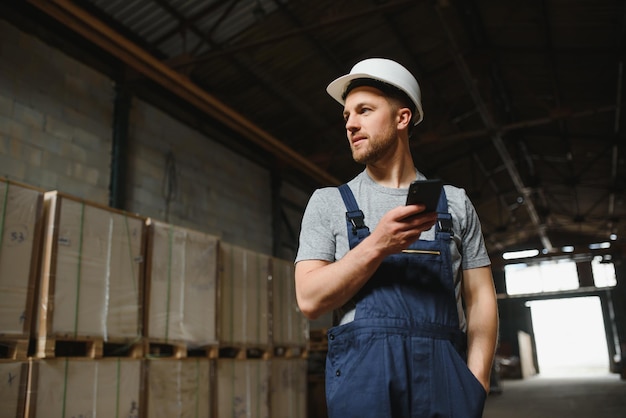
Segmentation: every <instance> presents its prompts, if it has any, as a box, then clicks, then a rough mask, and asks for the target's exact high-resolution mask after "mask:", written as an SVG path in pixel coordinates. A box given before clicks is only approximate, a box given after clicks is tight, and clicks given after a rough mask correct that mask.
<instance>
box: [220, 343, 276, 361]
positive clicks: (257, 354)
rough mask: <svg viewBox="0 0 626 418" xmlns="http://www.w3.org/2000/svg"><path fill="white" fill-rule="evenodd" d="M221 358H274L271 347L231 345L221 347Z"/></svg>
mask: <svg viewBox="0 0 626 418" xmlns="http://www.w3.org/2000/svg"><path fill="white" fill-rule="evenodd" d="M218 356H219V358H231V359H236V360H247V359H262V360H269V359H270V358H272V350H271V349H270V348H269V347H236V346H235V347H231V346H222V347H220V348H219V354H218Z"/></svg>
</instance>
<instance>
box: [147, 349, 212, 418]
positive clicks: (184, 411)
mask: <svg viewBox="0 0 626 418" xmlns="http://www.w3.org/2000/svg"><path fill="white" fill-rule="evenodd" d="M212 363H213V360H210V359H207V358H188V359H151V360H146V392H147V394H146V397H147V402H146V405H147V411H146V415H145V416H146V417H150V418H171V417H212V416H215V414H214V412H213V411H214V407H213V405H214V398H215V394H214V387H215V386H214V382H213V380H214V371H213V366H212Z"/></svg>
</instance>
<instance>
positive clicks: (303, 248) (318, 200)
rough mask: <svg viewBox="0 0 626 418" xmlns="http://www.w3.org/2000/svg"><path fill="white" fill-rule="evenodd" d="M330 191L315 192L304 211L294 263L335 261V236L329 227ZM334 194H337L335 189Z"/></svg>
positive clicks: (331, 191)
mask: <svg viewBox="0 0 626 418" xmlns="http://www.w3.org/2000/svg"><path fill="white" fill-rule="evenodd" d="M331 193H333V190H331V189H320V190H316V191H315V192H314V193H313V195H311V198H310V199H309V203H308V204H307V207H306V209H305V211H304V215H303V217H302V225H301V228H300V243H299V246H298V253H297V255H296V259H295V262H296V263H297V262H298V261H302V260H325V261H331V262H332V261H335V247H336V236H335V234H334V232H333V228H332V225H331V217H330V213H329V208H330V207H333V206H334V205H332V204H330V202H329V197H330V196H329V195H330V194H331ZM334 193H337V194H338V191H337V190H336V189H335V190H334Z"/></svg>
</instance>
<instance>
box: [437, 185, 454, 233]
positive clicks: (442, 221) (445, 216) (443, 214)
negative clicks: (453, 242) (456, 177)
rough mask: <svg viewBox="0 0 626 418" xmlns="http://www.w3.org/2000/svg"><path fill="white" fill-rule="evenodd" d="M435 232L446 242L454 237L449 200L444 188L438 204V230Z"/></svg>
mask: <svg viewBox="0 0 626 418" xmlns="http://www.w3.org/2000/svg"><path fill="white" fill-rule="evenodd" d="M435 231H436V233H437V236H438V237H440V238H443V239H446V240H449V239H450V238H451V237H452V236H453V235H454V232H453V231H452V215H451V214H450V212H449V211H448V198H447V197H446V192H445V190H444V189H443V188H442V189H441V195H439V202H438V203H437V228H436V230H435Z"/></svg>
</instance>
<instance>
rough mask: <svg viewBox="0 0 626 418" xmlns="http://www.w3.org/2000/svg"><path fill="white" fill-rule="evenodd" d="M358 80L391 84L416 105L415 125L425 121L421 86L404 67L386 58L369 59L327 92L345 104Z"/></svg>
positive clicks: (340, 78) (331, 86)
mask: <svg viewBox="0 0 626 418" xmlns="http://www.w3.org/2000/svg"><path fill="white" fill-rule="evenodd" d="M357 78H369V79H373V80H378V81H382V82H383V83H387V84H391V85H392V86H394V87H397V88H398V89H400V90H402V91H403V92H404V93H406V94H407V96H409V98H410V99H411V100H412V101H413V103H414V104H415V108H416V110H417V112H416V113H417V114H415V115H413V123H414V124H415V125H417V124H418V123H420V122H421V121H422V119H424V112H423V111H422V93H421V91H420V86H419V84H418V83H417V80H416V79H415V77H413V74H411V73H410V72H409V70H407V69H406V68H404V67H403V66H402V65H400V64H398V63H397V62H395V61H392V60H389V59H385V58H369V59H366V60H363V61H361V62H358V63H357V64H356V65H355V66H354V67H352V70H350V74H346V75H344V76H342V77H339V78H338V79H336V80H334V81H333V82H332V83H330V84H329V85H328V87H326V91H327V92H328V94H330V96H331V97H332V98H333V99H335V100H337V101H338V102H339V103H341V104H345V100H344V99H343V98H342V96H343V94H344V93H345V91H346V88H347V87H348V85H349V84H350V82H351V81H352V80H356V79H357Z"/></svg>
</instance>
